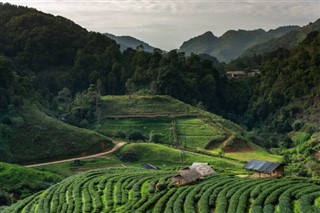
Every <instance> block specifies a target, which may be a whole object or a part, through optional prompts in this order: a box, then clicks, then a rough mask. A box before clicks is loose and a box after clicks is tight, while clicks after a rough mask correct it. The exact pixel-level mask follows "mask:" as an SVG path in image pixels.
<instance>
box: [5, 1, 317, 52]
mask: <svg viewBox="0 0 320 213" xmlns="http://www.w3.org/2000/svg"><path fill="white" fill-rule="evenodd" d="M1 2H9V3H12V4H16V5H24V6H28V7H33V8H36V9H38V10H41V11H43V12H47V13H51V14H54V15H60V16H64V17H66V18H69V19H71V20H72V21H74V22H75V23H77V24H79V25H81V26H82V27H84V28H86V29H87V30H90V31H96V32H101V33H105V32H108V33H112V34H114V35H130V36H133V37H136V38H138V39H140V40H143V41H145V42H147V43H149V44H150V45H152V46H154V47H158V48H161V49H164V50H171V49H176V48H179V47H180V46H181V44H182V43H183V42H184V41H186V40H189V39H190V38H193V37H195V36H197V35H200V34H203V33H205V32H207V31H211V32H213V34H214V35H216V36H221V35H222V34H223V33H225V32H226V31H227V30H238V29H244V30H254V29H258V28H262V29H264V30H269V29H274V28H277V27H279V26H285V25H299V26H304V25H307V24H308V23H310V22H314V21H315V20H317V19H318V18H320V0H90V1H89V0H8V1H1Z"/></svg>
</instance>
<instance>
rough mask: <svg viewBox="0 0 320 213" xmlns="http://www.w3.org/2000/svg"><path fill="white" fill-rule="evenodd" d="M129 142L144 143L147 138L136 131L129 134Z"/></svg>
mask: <svg viewBox="0 0 320 213" xmlns="http://www.w3.org/2000/svg"><path fill="white" fill-rule="evenodd" d="M128 140H130V141H144V140H145V137H144V136H143V135H142V134H141V132H138V131H134V132H130V133H129V134H128Z"/></svg>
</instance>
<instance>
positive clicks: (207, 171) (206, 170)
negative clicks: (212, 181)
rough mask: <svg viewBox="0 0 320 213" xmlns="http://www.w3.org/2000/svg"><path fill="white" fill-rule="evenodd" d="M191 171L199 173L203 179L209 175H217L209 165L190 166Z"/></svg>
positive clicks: (194, 164)
mask: <svg viewBox="0 0 320 213" xmlns="http://www.w3.org/2000/svg"><path fill="white" fill-rule="evenodd" d="M189 168H190V169H195V170H196V171H197V172H199V173H200V174H201V176H202V177H206V176H209V175H215V174H216V171H214V170H213V169H212V168H211V167H210V166H209V165H208V163H197V162H195V163H193V164H192V165H191V166H189Z"/></svg>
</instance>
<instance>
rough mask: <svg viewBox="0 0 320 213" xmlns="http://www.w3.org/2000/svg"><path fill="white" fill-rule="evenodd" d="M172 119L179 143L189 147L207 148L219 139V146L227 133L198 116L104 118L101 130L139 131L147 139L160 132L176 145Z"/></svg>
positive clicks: (166, 139) (168, 141)
mask: <svg viewBox="0 0 320 213" xmlns="http://www.w3.org/2000/svg"><path fill="white" fill-rule="evenodd" d="M172 121H175V125H176V131H177V136H178V140H179V143H180V144H182V145H184V146H187V147H192V148H205V147H206V146H207V144H208V143H209V142H210V141H218V142H217V145H216V146H219V145H221V142H223V140H224V139H225V137H226V136H225V134H227V133H226V132H224V131H223V130H220V129H219V127H216V126H213V125H209V124H206V123H205V122H204V121H203V120H202V119H201V118H196V117H194V118H175V119H174V118H170V117H162V118H127V119H123V118H122V119H104V120H103V122H102V124H101V127H100V128H99V132H101V133H106V134H110V135H111V136H112V135H114V136H117V134H119V132H123V133H125V134H126V135H128V134H129V133H130V132H134V131H138V132H141V133H142V134H143V135H144V137H145V138H146V139H148V138H149V135H150V133H160V134H161V135H162V136H163V143H165V144H171V145H175V144H176V142H174V141H173V126H172ZM219 141H220V143H219Z"/></svg>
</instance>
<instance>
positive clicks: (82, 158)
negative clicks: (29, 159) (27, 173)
mask: <svg viewBox="0 0 320 213" xmlns="http://www.w3.org/2000/svg"><path fill="white" fill-rule="evenodd" d="M126 143H127V142H119V143H117V144H116V145H115V146H114V147H113V148H112V149H111V150H109V151H107V152H101V153H98V154H93V155H87V156H84V157H76V158H69V159H65V160H57V161H51V162H46V163H37V164H30V165H25V167H38V166H47V165H52V164H57V163H65V162H70V161H74V160H84V159H88V158H94V157H99V156H102V155H106V154H110V153H113V152H115V151H117V150H118V149H119V148H120V147H122V146H123V145H125V144H126Z"/></svg>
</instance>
